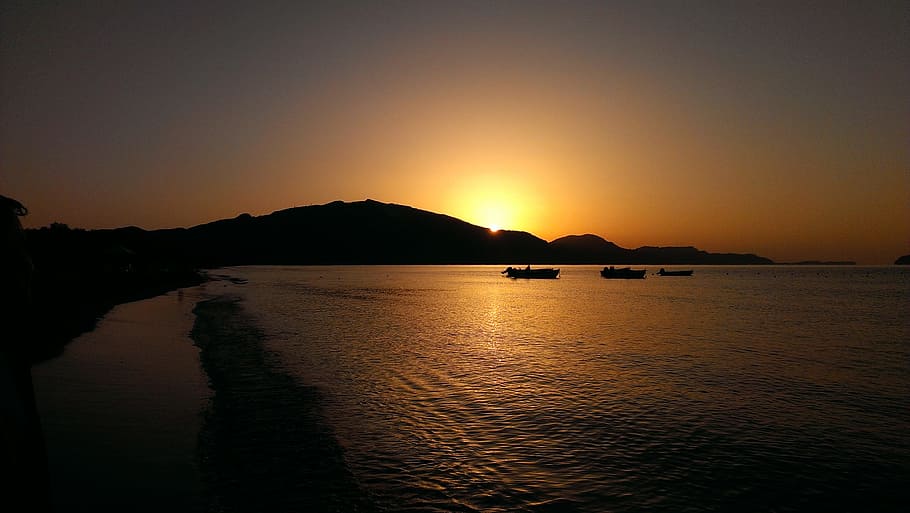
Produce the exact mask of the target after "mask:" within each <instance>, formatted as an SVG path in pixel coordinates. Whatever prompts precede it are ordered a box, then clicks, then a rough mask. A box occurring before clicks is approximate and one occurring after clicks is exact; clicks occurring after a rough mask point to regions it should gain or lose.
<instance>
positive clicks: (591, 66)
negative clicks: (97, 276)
mask: <svg viewBox="0 0 910 513" xmlns="http://www.w3.org/2000/svg"><path fill="white" fill-rule="evenodd" d="M908 41H910V16H908V10H907V6H906V3H905V2H900V1H893V2H892V1H880V2H872V3H859V2H856V3H846V4H837V5H835V4H833V3H831V2H798V3H794V5H788V4H786V3H780V2H758V3H754V2H705V3H700V4H699V5H698V6H691V5H686V4H685V3H680V2H591V3H589V2H517V3H511V2H450V3H449V2H353V3H343V4H342V3H337V2H326V3H311V2H218V3H211V2H193V3H181V2H129V3H115V4H114V5H84V3H79V2H63V3H59V4H56V5H41V4H39V3H36V2H5V3H4V4H3V5H2V6H0V75H2V76H3V80H2V85H0V112H2V116H0V194H5V195H8V196H11V197H14V198H16V199H18V200H20V201H22V202H23V203H24V204H26V206H27V207H28V208H29V209H30V211H31V213H30V215H29V216H28V217H26V218H24V221H25V224H26V225H28V226H42V225H46V224H48V223H50V222H53V221H59V222H64V223H67V224H69V225H71V226H79V227H86V228H105V227H106V228H112V227H119V226H126V225H137V226H141V227H143V228H148V229H154V228H167V227H175V226H192V225H196V224H201V223H204V222H208V221H212V220H216V219H221V218H229V217H234V216H236V215H237V214H239V213H241V212H249V213H252V214H254V215H260V214H266V213H270V212H272V211H275V210H281V209H284V208H289V207H293V206H302V205H311V204H323V203H328V202H331V201H334V200H344V201H356V200H362V199H365V198H373V199H376V200H379V201H383V202H389V203H397V204H401V205H409V206H413V207H415V208H419V209H423V210H429V211H432V212H438V213H443V214H448V215H451V216H453V217H457V218H459V219H463V220H465V221H468V222H470V223H473V224H477V225H481V226H488V227H491V226H496V227H499V228H503V229H511V230H520V231H527V232H530V233H532V234H534V235H537V236H538V237H541V238H544V239H546V240H553V239H555V238H558V237H561V236H564V235H570V234H583V233H593V234H597V235H599V236H601V237H603V238H605V239H607V240H610V241H613V242H615V243H616V244H619V245H620V246H623V247H630V248H634V247H639V246H643V245H662V246H673V245H694V246H696V247H699V248H700V249H704V250H707V251H712V252H742V253H756V254H760V255H763V256H767V257H769V258H771V259H773V260H775V261H784V262H787V261H800V260H855V261H858V262H859V263H891V262H892V261H893V260H894V259H895V258H897V257H898V256H900V255H903V254H908V253H910V149H908V148H910V147H908V145H907V141H908V136H910V123H908V120H910V95H908V94H907V93H906V91H910V44H908Z"/></svg>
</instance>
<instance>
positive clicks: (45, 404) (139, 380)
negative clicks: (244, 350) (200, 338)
mask: <svg viewBox="0 0 910 513" xmlns="http://www.w3.org/2000/svg"><path fill="white" fill-rule="evenodd" d="M202 293H203V288H202V287H194V288H189V289H181V290H179V291H174V292H170V293H168V294H166V295H163V296H157V297H154V298H151V299H146V300H142V301H137V302H133V303H126V304H121V305H118V306H116V307H115V308H114V309H113V310H111V311H110V312H109V313H108V314H107V315H106V316H105V317H104V318H103V319H102V320H101V321H100V322H99V323H98V326H97V327H96V329H95V330H93V331H91V332H88V333H85V334H83V335H82V336H80V337H78V338H77V339H76V340H74V341H73V342H72V343H70V344H68V345H67V348H66V351H65V352H64V353H63V354H62V355H61V356H60V357H58V358H55V359H53V360H50V361H47V362H44V363H42V364H40V365H38V366H36V367H34V368H33V371H32V374H33V378H34V384H35V393H36V400H37V403H38V409H39V413H40V415H41V420H42V424H43V428H44V434H45V439H46V442H47V448H48V460H49V467H50V475H51V495H52V502H53V504H54V505H55V506H56V508H57V510H58V511H114V510H117V511H161V510H173V511H202V510H204V509H205V502H204V499H203V493H202V485H201V478H200V472H199V466H198V460H197V451H196V447H197V440H198V436H199V432H200V430H201V426H202V420H203V416H202V412H203V411H204V410H205V408H206V406H207V404H208V402H209V400H210V397H211V395H212V392H211V390H210V389H209V387H208V384H207V381H208V380H207V378H206V376H205V375H204V373H203V372H202V370H201V366H200V362H199V351H198V349H197V348H196V347H195V346H194V345H193V341H192V340H191V339H190V338H189V333H190V331H191V329H192V326H193V322H194V316H193V314H192V309H193V307H194V306H195V304H196V302H197V301H198V299H200V298H201V294H202Z"/></svg>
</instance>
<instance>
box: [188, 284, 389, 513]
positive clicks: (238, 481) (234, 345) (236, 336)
mask: <svg viewBox="0 0 910 513" xmlns="http://www.w3.org/2000/svg"><path fill="white" fill-rule="evenodd" d="M193 313H194V314H195V315H196V320H195V323H194V325H193V330H192V333H191V338H192V339H193V340H194V343H195V344H196V346H197V347H198V348H199V355H200V361H201V364H202V368H203V369H204V371H205V373H206V375H207V376H208V377H209V383H210V386H211V389H212V391H213V396H212V400H211V402H210V403H209V408H208V410H207V411H206V413H205V418H204V422H203V426H202V431H201V432H200V434H199V441H200V443H199V458H200V462H201V466H202V467H201V471H202V475H203V482H204V483H205V489H206V494H207V500H208V504H209V509H215V510H218V511H238V512H243V511H355V512H356V511H374V510H375V507H374V505H373V504H372V503H371V501H370V500H369V499H368V497H367V496H366V495H365V494H364V492H363V491H362V490H361V489H360V488H359V486H358V485H357V482H356V479H355V478H354V476H353V475H352V474H351V473H350V471H349V470H348V469H347V467H346V466H345V463H344V456H343V450H342V449H341V447H340V446H339V445H338V443H337V441H336V440H335V437H334V434H333V433H332V431H331V428H329V427H328V425H327V424H326V423H325V422H324V419H323V418H322V412H321V407H320V401H321V399H320V396H319V392H318V390H317V389H316V388H315V387H310V386H304V385H301V384H299V383H297V382H296V381H295V380H294V379H293V378H291V377H290V376H288V375H287V374H285V373H283V372H281V371H280V369H279V368H278V366H277V365H276V362H274V361H273V356H272V355H271V354H270V353H269V352H268V351H267V350H266V349H265V348H264V347H263V340H264V337H263V334H262V332H261V331H260V330H259V328H258V327H257V326H256V325H255V323H254V322H253V320H252V319H251V318H250V317H249V316H248V315H247V314H246V313H245V312H244V311H243V308H242V305H241V304H240V301H239V300H238V299H236V298H230V297H227V296H225V295H219V296H216V297H214V298H212V299H207V300H202V301H199V302H198V303H197V304H196V307H195V308H194V309H193Z"/></svg>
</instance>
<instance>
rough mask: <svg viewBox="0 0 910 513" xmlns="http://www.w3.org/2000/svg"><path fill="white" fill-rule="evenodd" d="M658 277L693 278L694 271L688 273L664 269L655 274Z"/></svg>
mask: <svg viewBox="0 0 910 513" xmlns="http://www.w3.org/2000/svg"><path fill="white" fill-rule="evenodd" d="M655 274H656V275H658V276H692V270H687V271H667V270H666V269H664V268H663V267H661V268H660V270H659V271H657V272H656V273H655Z"/></svg>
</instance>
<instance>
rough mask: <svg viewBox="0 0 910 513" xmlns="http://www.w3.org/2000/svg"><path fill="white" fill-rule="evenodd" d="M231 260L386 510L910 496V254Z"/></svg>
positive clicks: (766, 506)
mask: <svg viewBox="0 0 910 513" xmlns="http://www.w3.org/2000/svg"><path fill="white" fill-rule="evenodd" d="M500 270H501V269H500V267H499V266H464V267H458V266H450V267H432V266H427V267H420V266H415V267H262V268H259V267H257V268H234V269H228V270H226V271H225V272H226V274H228V275H230V276H232V277H234V278H239V279H241V280H245V281H246V283H245V284H242V285H232V286H231V287H230V293H231V294H236V295H237V297H238V298H239V300H240V304H241V306H242V308H243V309H244V311H245V312H246V313H247V314H248V315H249V316H250V319H251V322H254V323H255V324H256V325H257V326H258V327H259V329H261V330H262V333H263V339H264V342H263V343H264V346H265V348H266V350H267V351H268V352H269V353H270V354H272V355H273V360H272V361H273V362H274V363H275V365H277V366H278V367H280V369H281V371H282V372H284V373H286V374H288V375H290V376H292V377H293V378H294V380H296V381H297V382H298V383H300V384H301V385H302V386H307V387H315V389H316V390H317V391H318V394H319V395H320V398H321V403H320V404H321V408H322V411H323V416H324V421H325V422H326V423H327V424H328V425H329V426H330V428H331V430H332V432H333V433H334V436H335V438H336V439H337V442H338V443H339V445H340V446H341V448H342V449H343V453H344V462H345V464H346V465H347V467H348V469H349V470H350V472H351V473H352V474H353V476H354V477H355V478H356V481H357V483H358V484H359V486H360V487H361V488H362V489H363V490H365V492H366V493H367V494H368V495H369V496H370V497H371V500H372V501H373V502H374V503H375V504H376V505H377V506H378V507H379V509H383V510H387V511H587V512H601V511H676V512H681V511H721V510H723V511H809V510H820V511H821V510H824V511H873V510H897V509H898V508H902V507H903V506H905V505H906V503H907V501H908V499H910V494H908V491H907V486H908V484H910V317H908V315H910V269H903V268H895V267H789V266H785V267H697V268H695V274H694V276H692V277H658V276H654V275H652V274H651V273H652V272H654V271H656V268H649V276H648V277H647V278H646V279H645V280H606V279H602V278H600V276H599V274H598V267H587V266H564V267H563V268H562V274H561V277H560V278H559V279H557V280H513V279H508V278H504V277H503V276H501V275H500V274H499V271H500Z"/></svg>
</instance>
